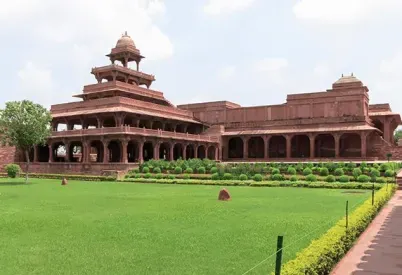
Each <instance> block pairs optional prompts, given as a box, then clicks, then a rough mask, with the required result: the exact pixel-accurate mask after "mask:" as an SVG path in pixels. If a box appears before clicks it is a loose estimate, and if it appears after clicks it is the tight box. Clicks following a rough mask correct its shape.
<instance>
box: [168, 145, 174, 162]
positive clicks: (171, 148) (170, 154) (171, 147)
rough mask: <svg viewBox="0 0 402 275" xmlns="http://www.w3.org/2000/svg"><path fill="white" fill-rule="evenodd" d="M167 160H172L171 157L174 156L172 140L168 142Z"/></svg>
mask: <svg viewBox="0 0 402 275" xmlns="http://www.w3.org/2000/svg"><path fill="white" fill-rule="evenodd" d="M169 146H170V147H169V160H170V161H173V160H174V159H173V157H174V143H173V142H171V143H170V144H169Z"/></svg>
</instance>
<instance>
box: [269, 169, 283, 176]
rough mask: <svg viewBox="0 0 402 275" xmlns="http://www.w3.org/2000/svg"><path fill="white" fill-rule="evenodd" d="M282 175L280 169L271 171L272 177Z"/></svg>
mask: <svg viewBox="0 0 402 275" xmlns="http://www.w3.org/2000/svg"><path fill="white" fill-rule="evenodd" d="M280 173H281V171H280V170H279V169H278V168H273V169H272V170H271V174H272V175H277V174H280Z"/></svg>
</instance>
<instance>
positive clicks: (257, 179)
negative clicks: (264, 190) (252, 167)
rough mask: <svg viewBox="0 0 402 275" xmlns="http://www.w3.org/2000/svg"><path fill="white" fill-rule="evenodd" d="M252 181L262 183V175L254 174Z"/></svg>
mask: <svg viewBox="0 0 402 275" xmlns="http://www.w3.org/2000/svg"><path fill="white" fill-rule="evenodd" d="M253 180H254V181H262V175H261V174H255V175H254V177H253Z"/></svg>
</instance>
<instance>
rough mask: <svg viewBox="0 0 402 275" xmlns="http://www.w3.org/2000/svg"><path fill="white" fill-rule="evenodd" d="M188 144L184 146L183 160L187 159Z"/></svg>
mask: <svg viewBox="0 0 402 275" xmlns="http://www.w3.org/2000/svg"><path fill="white" fill-rule="evenodd" d="M186 151H187V144H183V159H184V160H185V159H186Z"/></svg>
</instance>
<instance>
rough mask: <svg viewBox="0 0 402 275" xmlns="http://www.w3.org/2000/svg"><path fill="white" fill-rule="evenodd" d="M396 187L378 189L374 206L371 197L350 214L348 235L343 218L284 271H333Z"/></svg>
mask: <svg viewBox="0 0 402 275" xmlns="http://www.w3.org/2000/svg"><path fill="white" fill-rule="evenodd" d="M394 190H395V186H393V187H392V188H391V192H390V191H387V190H386V187H384V188H382V189H381V190H379V191H378V192H376V194H375V200H374V206H372V205H371V198H370V199H368V200H366V201H365V202H364V203H363V205H361V206H360V207H359V208H357V209H356V210H355V211H353V212H352V213H351V214H350V215H349V227H348V230H347V235H345V218H343V219H341V220H340V221H339V222H338V223H337V224H336V225H335V226H333V227H332V228H331V229H329V230H328V231H327V232H326V233H325V234H324V235H322V236H321V237H320V238H319V239H318V240H315V241H313V242H312V243H311V244H310V245H309V246H308V247H307V248H305V249H303V250H302V251H301V252H300V253H298V254H297V256H296V258H295V259H294V260H291V261H289V262H287V263H286V264H285V265H284V266H283V268H282V272H281V274H282V275H294V274H330V273H331V270H332V269H333V267H334V266H335V265H336V264H337V263H338V261H339V260H340V259H342V257H343V256H344V255H345V254H346V252H347V251H348V250H349V249H350V248H351V247H352V246H353V244H354V242H355V240H356V239H357V238H358V237H359V236H360V234H361V233H362V232H363V231H364V230H365V229H366V228H367V226H368V225H369V224H370V222H371V221H372V220H373V219H374V218H375V216H376V214H377V213H378V211H380V209H381V208H382V207H383V206H384V205H385V204H386V202H387V201H388V200H389V199H390V198H391V196H392V194H393V192H394ZM345 236H347V237H345Z"/></svg>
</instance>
